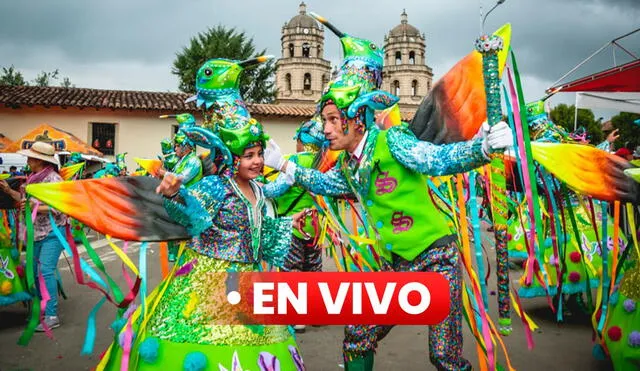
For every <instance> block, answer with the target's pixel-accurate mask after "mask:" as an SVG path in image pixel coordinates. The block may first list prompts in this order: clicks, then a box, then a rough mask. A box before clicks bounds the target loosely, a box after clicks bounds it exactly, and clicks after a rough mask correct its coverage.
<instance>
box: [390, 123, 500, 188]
mask: <svg viewBox="0 0 640 371" xmlns="http://www.w3.org/2000/svg"><path fill="white" fill-rule="evenodd" d="M387 142H388V144H389V150H390V151H391V154H392V155H393V157H394V158H395V159H396V160H398V162H400V163H401V164H402V165H403V166H404V167H406V168H407V169H410V170H413V171H416V172H418V173H422V174H426V175H432V176H441V175H451V174H457V173H465V172H467V171H470V170H473V169H475V168H478V167H480V166H482V165H484V164H487V163H488V162H489V160H487V159H486V158H485V157H484V156H483V154H482V139H477V140H472V141H468V142H459V143H452V144H445V145H436V144H433V143H430V142H423V141H420V140H419V139H418V138H416V136H415V135H414V134H413V133H412V132H411V131H409V129H408V128H406V127H404V126H394V127H392V128H391V129H389V130H388V132H387Z"/></svg>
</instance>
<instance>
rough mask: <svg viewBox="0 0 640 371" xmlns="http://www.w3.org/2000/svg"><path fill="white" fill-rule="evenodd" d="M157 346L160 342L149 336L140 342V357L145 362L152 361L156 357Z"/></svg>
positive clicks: (158, 346)
mask: <svg viewBox="0 0 640 371" xmlns="http://www.w3.org/2000/svg"><path fill="white" fill-rule="evenodd" d="M159 348H160V342H159V341H158V338H155V337H150V338H147V339H145V340H144V341H143V342H142V344H140V349H139V350H138V353H139V354H140V358H141V359H142V360H143V361H145V362H146V363H154V362H155V361H156V360H157V359H158V349H159Z"/></svg>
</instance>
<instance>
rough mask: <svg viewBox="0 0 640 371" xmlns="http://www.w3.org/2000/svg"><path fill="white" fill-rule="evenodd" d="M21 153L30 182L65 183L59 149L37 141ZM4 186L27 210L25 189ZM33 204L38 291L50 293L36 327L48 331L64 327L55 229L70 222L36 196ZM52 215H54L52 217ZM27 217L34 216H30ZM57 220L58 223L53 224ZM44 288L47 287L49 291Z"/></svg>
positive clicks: (34, 253)
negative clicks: (57, 274)
mask: <svg viewBox="0 0 640 371" xmlns="http://www.w3.org/2000/svg"><path fill="white" fill-rule="evenodd" d="M18 153H19V154H21V155H24V156H26V157H27V164H28V165H29V168H31V171H32V174H31V175H29V177H28V178H27V181H26V185H27V186H28V185H33V184H38V183H55V182H61V181H62V178H61V177H60V175H59V174H58V166H59V163H58V159H57V158H56V157H55V148H54V147H53V146H52V145H51V144H48V143H44V142H35V143H33V145H32V146H31V148H30V149H23V150H20V151H18ZM0 187H2V190H3V191H4V192H6V193H8V194H9V195H10V196H11V197H12V198H13V199H14V200H15V201H16V202H17V203H19V204H20V208H21V209H23V210H24V209H25V205H24V203H25V202H26V201H25V198H24V197H25V194H24V190H21V191H20V192H18V191H15V190H12V189H11V188H9V187H8V184H7V183H6V182H5V181H2V182H0ZM29 202H30V203H31V207H37V209H36V210H37V211H36V217H35V220H34V222H33V227H34V236H33V239H34V252H33V256H34V258H33V264H34V267H33V268H34V269H33V270H34V275H35V276H36V277H39V276H41V277H42V280H41V282H43V283H44V285H36V287H35V289H36V291H37V294H38V295H39V296H40V297H41V298H42V297H45V296H48V297H49V299H48V300H47V302H46V306H45V312H44V318H43V320H42V323H40V324H39V325H38V326H37V327H36V329H35V330H36V331H39V332H41V331H45V328H44V326H45V325H46V327H47V328H49V329H53V328H57V327H60V318H59V316H58V281H57V279H56V276H55V272H56V269H57V267H58V260H59V258H60V254H61V253H62V249H63V248H62V244H61V242H60V241H59V240H58V239H57V238H56V236H55V234H54V233H53V228H60V227H65V226H66V225H67V223H68V218H67V216H66V215H64V214H63V213H61V212H60V211H58V210H56V209H54V208H52V207H50V206H47V205H44V204H40V203H39V202H37V200H35V199H31V200H30V201H29ZM49 215H51V218H50V216H49ZM26 217H31V216H30V215H27V216H26ZM51 221H54V222H55V225H52V224H51ZM43 290H46V294H45V293H44V291H43Z"/></svg>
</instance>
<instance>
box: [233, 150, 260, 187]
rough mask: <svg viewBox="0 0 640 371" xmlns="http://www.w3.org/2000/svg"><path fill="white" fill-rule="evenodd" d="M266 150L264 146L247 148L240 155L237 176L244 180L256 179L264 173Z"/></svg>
mask: <svg viewBox="0 0 640 371" xmlns="http://www.w3.org/2000/svg"><path fill="white" fill-rule="evenodd" d="M263 155H264V151H263V150H262V146H261V145H258V146H255V147H251V148H247V149H245V150H244V153H243V154H242V156H240V164H239V165H238V174H237V176H238V177H239V178H241V179H244V180H251V179H255V178H257V177H258V176H260V175H261V174H262V169H263V168H264V156H263Z"/></svg>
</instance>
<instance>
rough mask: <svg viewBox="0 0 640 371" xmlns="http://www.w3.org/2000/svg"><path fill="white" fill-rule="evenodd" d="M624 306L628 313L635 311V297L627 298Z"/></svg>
mask: <svg viewBox="0 0 640 371" xmlns="http://www.w3.org/2000/svg"><path fill="white" fill-rule="evenodd" d="M622 306H623V307H624V310H625V311H626V312H627V313H633V311H635V310H636V302H635V301H633V299H627V300H625V301H624V303H622Z"/></svg>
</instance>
